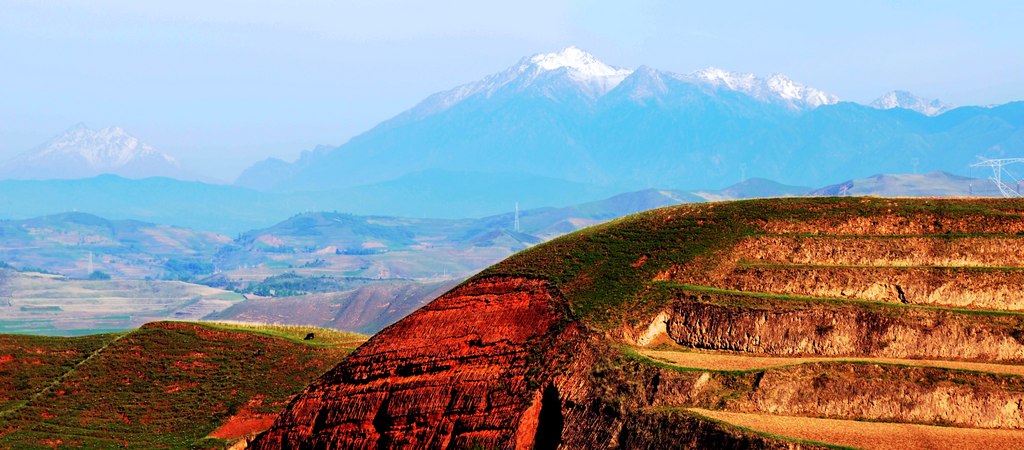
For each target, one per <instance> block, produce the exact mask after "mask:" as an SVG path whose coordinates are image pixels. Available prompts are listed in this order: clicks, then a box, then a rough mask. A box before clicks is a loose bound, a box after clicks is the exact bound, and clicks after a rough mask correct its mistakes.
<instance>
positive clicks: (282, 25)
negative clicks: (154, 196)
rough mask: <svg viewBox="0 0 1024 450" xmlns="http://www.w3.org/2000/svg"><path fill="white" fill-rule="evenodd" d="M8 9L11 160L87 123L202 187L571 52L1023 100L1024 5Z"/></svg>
mask: <svg viewBox="0 0 1024 450" xmlns="http://www.w3.org/2000/svg"><path fill="white" fill-rule="evenodd" d="M491 3H497V2H481V1H453V0H431V1H393V0H358V1H323V2H314V1H303V0H291V1H269V0H246V1H216V2H214V1H193V0H175V1H166V2H157V1H138V0H121V1H104V0H64V1H41V0H33V1H7V0H0V159H6V158H8V157H10V156H12V155H14V154H17V153H19V152H22V151H24V150H27V149H29V148H31V147H33V146H35V145H37V144H39V143H42V142H43V141H45V140H46V139H48V138H50V137H51V136H53V135H55V134H58V133H59V132H61V131H62V130H63V129H65V128H67V127H69V126H71V125H73V124H74V123H76V122H79V121H83V122H85V123H86V124H88V125H89V126H91V127H94V128H99V127H105V126H110V125H119V126H122V127H125V128H126V129H127V130H128V131H129V132H130V133H132V134H135V135H136V136H138V137H140V138H141V139H142V140H143V141H145V142H148V143H150V144H152V145H154V146H155V147H157V148H158V149H160V150H162V151H164V152H167V153H170V154H172V155H175V156H177V157H178V158H179V159H180V160H182V161H183V162H185V163H186V164H187V165H190V166H192V167H194V168H197V169H199V170H200V171H201V172H205V173H208V174H217V173H219V174H221V178H227V179H230V178H233V177H234V176H235V175H236V174H237V173H238V172H239V171H240V170H241V169H243V168H244V167H246V166H248V165H249V164H251V163H252V162H254V161H256V160H260V159H263V158H265V157H268V156H277V157H281V158H285V159H293V158H295V157H296V156H297V155H298V153H299V152H300V151H301V150H304V149H309V148H312V147H313V146H314V145H316V144H321V143H322V144H333V145H336V144H341V143H343V142H344V141H346V140H347V139H348V138H350V137H352V136H353V135H355V134H358V133H359V132H362V131H365V130H366V129H368V128H370V127H371V126H373V125H374V124H376V123H378V122H380V121H381V120H384V119H386V118H388V117H390V116H393V115H395V114H397V113H399V112H401V111H402V110H404V109H407V108H409V107H411V106H412V105H414V104H415V103H416V102H418V101H419V100H421V99H422V98H424V97H426V96H427V95H429V94H431V93H433V92H436V91H440V90H444V89H448V88H451V87H454V86H456V85H458V84H461V83H465V82H469V81H473V80H475V79H478V78H480V77H482V76H484V75H486V74H489V73H493V72H497V71H500V70H502V69H504V68H506V67H508V66H510V65H512V64H513V63H515V62H516V61H518V60H519V58H521V57H523V56H526V55H530V54H533V53H538V52H546V51H553V50H557V49H559V48H562V47H565V46H569V45H576V46H578V47H580V48H583V49H585V50H588V51H590V52H591V53H594V54H595V55H596V56H597V57H599V58H600V59H602V60H604V61H605V62H607V63H609V64H613V65H618V66H625V67H636V66H638V65H641V64H647V65H650V66H653V67H656V68H659V69H664V70H671V71H677V72H689V71H692V70H696V69H700V68H703V67H707V66H716V67H720V68H723V69H728V70H734V71H747V72H754V73H757V74H767V73H772V72H781V73H785V74H787V75H789V76H791V77H792V78H794V79H796V80H798V81H802V82H804V83H807V84H809V85H812V86H815V87H818V88H820V89H823V90H825V91H829V92H832V93H835V94H837V95H839V96H840V97H841V98H843V99H846V100H853V101H860V102H867V101H870V100H871V99H873V98H875V97H877V96H879V95H881V94H882V93H884V92H886V91H889V90H892V89H897V88H898V89H907V90H910V91H913V92H915V93H917V94H919V95H922V96H926V97H938V98H941V99H943V100H946V101H949V102H952V103H955V104H991V103H1005V102H1007V101H1011V100H1020V99H1024V47H1022V43H1024V31H1022V30H1024V26H1022V23H1024V2H1019V1H987V2H982V1H975V2H964V1H923V0H922V1H897V0H889V1H856V2H848V3H849V5H847V6H836V5H835V4H834V3H837V2H831V1H805V2H796V1H793V2H786V1H775V2H760V1H758V2H707V1H701V2H687V1H679V0H674V1H630V2H614V3H613V2H607V3H602V2H594V1H568V2H557V1H552V0H545V1H535V0H517V1H514V2H501V3H500V4H497V5H494V4H491Z"/></svg>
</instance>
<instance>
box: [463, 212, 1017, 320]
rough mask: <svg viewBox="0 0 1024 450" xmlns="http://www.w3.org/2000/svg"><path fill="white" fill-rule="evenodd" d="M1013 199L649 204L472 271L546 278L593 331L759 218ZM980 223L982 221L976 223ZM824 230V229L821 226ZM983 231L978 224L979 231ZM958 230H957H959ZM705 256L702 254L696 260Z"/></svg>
mask: <svg viewBox="0 0 1024 450" xmlns="http://www.w3.org/2000/svg"><path fill="white" fill-rule="evenodd" d="M1022 208H1024V203H1022V202H1020V201H1019V200H1017V201H1015V200H987V199H986V200H921V199H882V198H860V197H842V198H838V197H822V198H786V199H768V200H765V199H759V200H742V201H734V202H722V203H705V204H693V205H681V206H674V207H668V208H661V209H656V210H651V211H647V212H643V213H639V214H634V215H631V216H626V217H623V218H620V219H618V220H615V221H612V222H609V223H606V224H603V225H599V226H595V227H591V228H587V229H584V230H580V231H578V232H575V233H571V234H568V235H565V236H562V237H560V238H558V239H554V240H552V241H550V242H547V243H545V244H541V245H538V246H535V247H532V248H530V249H527V250H524V251H522V252H519V253H517V254H516V255H514V256H513V257H511V258H508V259H506V260H504V261H502V262H500V263H498V264H496V265H494V266H492V267H490V268H488V269H487V270H484V271H483V272H481V274H480V275H478V277H487V276H522V277H530V278H540V279H545V280H548V281H550V282H551V284H552V285H553V286H555V287H556V288H557V289H559V290H560V291H561V293H562V295H564V296H565V298H566V299H568V300H569V304H570V307H571V308H572V310H573V312H574V313H576V314H577V315H578V316H579V317H581V318H582V319H584V321H585V322H587V323H588V324H590V325H591V326H594V327H595V328H598V329H609V328H613V327H615V326H617V325H620V324H622V323H624V322H626V323H633V324H636V323H639V321H640V320H641V319H643V318H646V317H649V316H650V315H652V314H654V313H656V312H657V311H658V310H659V309H660V308H662V307H664V306H665V303H664V301H667V300H669V299H667V298H663V297H661V296H651V295H646V293H647V292H648V291H650V290H652V289H656V288H654V287H653V286H652V285H651V280H653V279H654V278H655V277H656V276H657V275H658V274H659V273H663V272H664V271H666V270H669V269H670V268H672V267H678V266H682V265H684V264H687V263H690V264H701V261H702V260H710V259H713V258H708V257H710V256H712V255H713V254H714V252H716V251H726V250H728V249H730V248H732V247H733V246H734V245H735V244H736V243H737V242H739V241H740V240H741V239H744V238H746V237H750V236H756V235H759V234H764V228H763V227H762V224H764V223H766V222H769V221H774V222H792V223H799V222H803V221H808V220H816V219H823V220H829V221H842V220H848V219H853V218H862V217H869V216H881V215H888V216H893V215H894V216H896V217H901V218H907V220H918V221H926V220H935V219H936V218H940V217H941V218H942V219H943V220H953V221H955V220H960V219H964V220H975V221H976V220H978V219H979V218H984V219H985V220H986V222H992V221H1000V220H1002V221H1016V220H1020V219H1021V218H1022V216H1021V215H1020V214H1016V213H1012V212H1007V211H1019V210H1021V209H1022ZM979 226H980V225H979ZM823 231H825V232H827V231H828V230H823ZM979 231H983V230H979ZM961 234H963V233H961ZM701 257H704V258H701Z"/></svg>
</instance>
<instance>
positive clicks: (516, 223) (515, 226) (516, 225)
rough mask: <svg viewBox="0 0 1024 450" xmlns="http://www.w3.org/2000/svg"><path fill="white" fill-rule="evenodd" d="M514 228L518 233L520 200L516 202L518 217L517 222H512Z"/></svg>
mask: <svg viewBox="0 0 1024 450" xmlns="http://www.w3.org/2000/svg"><path fill="white" fill-rule="evenodd" d="M512 229H513V230H514V231H515V232H516V233H518V232H519V202H516V219H515V223H513V224H512Z"/></svg>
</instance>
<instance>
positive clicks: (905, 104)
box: [868, 91, 953, 116]
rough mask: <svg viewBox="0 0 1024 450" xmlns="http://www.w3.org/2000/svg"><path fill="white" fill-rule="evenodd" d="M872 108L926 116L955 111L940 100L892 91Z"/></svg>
mask: <svg viewBox="0 0 1024 450" xmlns="http://www.w3.org/2000/svg"><path fill="white" fill-rule="evenodd" d="M868 106H871V107H872V108H877V109H894V108H902V109H909V110H912V111H917V112H919V113H921V114H924V115H926V116H937V115H939V114H942V113H944V112H946V111H949V110H951V109H953V106H952V105H950V104H947V103H943V102H942V101H939V100H932V99H927V98H921V97H918V96H916V95H914V94H911V93H910V92H907V91H892V92H889V93H888V94H885V95H883V96H881V97H879V98H878V99H877V100H875V101H873V102H871V104H870V105H868Z"/></svg>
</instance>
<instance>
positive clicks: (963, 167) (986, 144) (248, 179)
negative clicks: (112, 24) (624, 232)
mask: <svg viewBox="0 0 1024 450" xmlns="http://www.w3.org/2000/svg"><path fill="white" fill-rule="evenodd" d="M904 103H905V102H904ZM908 105H909V103H908V104H906V105H905V104H903V103H900V102H896V103H893V102H888V103H885V104H884V105H882V106H879V105H876V107H869V106H864V105H858V104H854V103H847V102H839V101H838V98H836V97H835V96H832V95H829V94H826V93H824V92H821V91H818V90H816V89H813V88H810V87H807V86H804V85H802V84H800V83H797V82H794V81H792V80H789V79H788V78H786V77H784V76H781V75H772V76H770V77H767V78H758V77H755V76H753V75H750V74H737V73H730V72H725V71H721V70H717V69H707V70H703V71H699V72H695V73H692V74H685V75H681V74H675V73H670V72H664V71H658V70H655V69H652V68H648V67H641V68H639V69H636V70H629V69H622V68H616V67H611V66H608V65H606V64H604V63H601V62H600V61H598V60H597V59H596V58H594V57H593V56H591V55H589V54H586V53H585V52H582V51H580V50H578V49H571V48H570V49H566V50H565V51H562V52H559V53H553V54H545V55H536V56H534V57H531V58H526V59H524V60H522V61H520V62H519V63H518V64H517V65H514V66H512V67H510V68H509V69H508V70H506V71H503V72H500V73H497V74H494V75H491V76H489V77H487V78H485V79H483V80H480V81H478V82H475V83H471V84H467V85H465V86H460V87H458V88H455V89H453V90H451V91H447V92H442V93H438V94H435V95H433V96H431V97H429V98H427V99H426V100H424V101H423V102H422V103H420V104H419V105H417V106H416V107H414V108H413V109H411V110H409V111H406V112H404V113H402V114H399V115H398V116H396V117H394V118H393V119H391V120H388V121H386V122H384V123H381V124H380V125H378V126H377V127H375V128H373V129H371V130H369V131H367V132H366V133H364V134H362V135H359V136H356V137H355V138H353V139H352V140H350V141H349V142H347V143H345V144H344V145H341V146H340V147H337V148H333V149H332V148H319V149H318V150H316V151H312V152H307V153H304V154H303V156H302V157H301V158H299V159H298V160H297V161H295V162H294V163H285V162H283V161H273V162H265V163H262V164H259V165H257V166H254V167H253V168H251V169H250V170H248V171H247V172H246V173H244V174H243V175H242V177H240V179H239V181H238V183H239V184H241V185H245V186H249V187H253V188H258V189H265V190H271V191H277V192H292V191H302V190H319V189H335V188H343V187H350V186H356V185H362V184H368V183H376V182H379V181H383V180H388V179H394V178H397V177H401V176H403V175H406V174H409V173H415V172H423V171H426V170H433V169H442V170H447V171H457V172H476V173H481V172H482V173H487V172H505V173H509V172H511V173H524V174H532V175H537V176H543V177H547V178H554V179H564V180H568V181H572V182H578V183H585V184H589V185H601V186H608V187H610V188H612V189H614V190H618V191H620V192H622V191H633V190H640V189H646V188H650V187H663V188H685V189H693V188H705V189H706V188H717V187H723V186H727V185H730V184H733V183H735V182H737V181H739V180H741V179H745V178H748V177H750V178H752V177H762V178H767V179H771V180H775V181H778V182H781V183H785V184H790V185H802V186H807V185H811V186H815V185H817V186H820V185H824V184H827V183H833V182H835V181H836V180H843V179H849V178H858V177H865V176H870V175H873V174H877V173H910V172H915V171H921V172H929V171H935V170H943V171H947V172H951V173H961V174H964V173H966V172H967V170H968V169H967V167H968V165H969V164H970V163H972V162H974V161H975V160H976V157H977V156H978V155H986V156H1002V155H1009V154H1011V153H1010V152H1013V151H1015V150H1018V149H1024V103H1021V102H1016V103H1009V104H1006V105H1002V106H998V107H993V108H980V107H962V108H957V109H953V110H951V111H948V112H944V113H941V114H938V112H939V111H938V110H935V111H931V110H926V111H925V112H928V113H929V114H938V115H935V116H934V117H932V116H927V115H924V114H922V113H920V112H917V111H912V110H910V109H903V108H906V107H912V106H913V105H910V106H908ZM881 107H886V108H889V107H891V108H892V109H879V108H881ZM1021 151H1024V150H1021Z"/></svg>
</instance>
